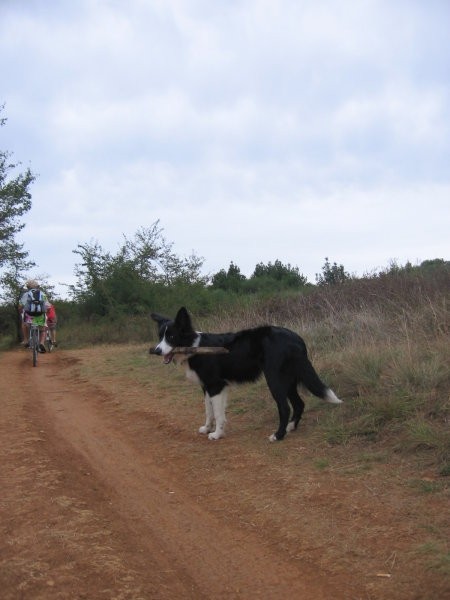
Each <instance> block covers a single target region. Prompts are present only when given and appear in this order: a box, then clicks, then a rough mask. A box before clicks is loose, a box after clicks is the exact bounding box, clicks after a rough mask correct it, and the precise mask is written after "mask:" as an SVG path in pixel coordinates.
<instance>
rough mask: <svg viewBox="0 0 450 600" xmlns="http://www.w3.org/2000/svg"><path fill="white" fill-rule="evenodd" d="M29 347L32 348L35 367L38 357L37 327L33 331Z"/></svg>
mask: <svg viewBox="0 0 450 600" xmlns="http://www.w3.org/2000/svg"><path fill="white" fill-rule="evenodd" d="M31 347H32V349H33V367H36V366H37V357H38V347H39V334H38V330H37V329H35V330H34V331H33V336H32V340H31Z"/></svg>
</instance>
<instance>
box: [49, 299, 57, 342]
mask: <svg viewBox="0 0 450 600" xmlns="http://www.w3.org/2000/svg"><path fill="white" fill-rule="evenodd" d="M46 314H47V327H48V330H49V333H50V339H51V340H52V344H53V345H54V346H55V347H56V346H57V343H56V323H57V322H58V318H57V316H56V310H55V307H54V305H53V304H51V303H50V304H49V307H48V308H47V311H46Z"/></svg>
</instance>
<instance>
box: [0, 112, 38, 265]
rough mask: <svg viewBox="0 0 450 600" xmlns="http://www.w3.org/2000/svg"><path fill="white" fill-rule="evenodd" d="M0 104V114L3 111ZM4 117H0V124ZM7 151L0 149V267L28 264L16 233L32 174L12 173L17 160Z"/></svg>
mask: <svg viewBox="0 0 450 600" xmlns="http://www.w3.org/2000/svg"><path fill="white" fill-rule="evenodd" d="M3 108H4V107H3V106H0V113H1V112H2V111H3ZM5 123H6V119H5V118H4V117H3V118H0V127H3V126H4V125H5ZM11 156H12V155H11V153H9V152H6V151H3V150H0V268H2V267H4V266H5V265H15V266H16V269H17V266H19V265H21V266H22V267H24V266H27V267H29V266H30V265H31V264H32V263H27V262H26V257H27V255H28V253H27V252H26V251H24V249H23V244H19V243H18V242H17V240H16V235H17V234H18V233H19V231H21V230H22V229H23V228H24V226H25V224H24V223H23V222H22V221H21V217H22V216H23V215H24V214H25V213H26V212H28V211H29V210H30V208H31V194H30V192H29V187H30V185H31V184H32V183H33V181H34V180H35V176H34V175H33V173H32V172H31V171H30V169H29V168H28V169H26V170H25V172H24V173H18V174H17V173H16V169H17V167H18V166H19V164H20V163H14V162H12V161H11Z"/></svg>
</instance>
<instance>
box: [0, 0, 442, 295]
mask: <svg viewBox="0 0 450 600" xmlns="http://www.w3.org/2000/svg"><path fill="white" fill-rule="evenodd" d="M449 24H450V1H449V0H428V1H427V2H423V1H422V0H386V1H385V0H271V1H270V0H214V1H211V0H59V1H58V2H48V1H47V0H0V73H1V79H0V81H1V83H0V105H1V104H4V105H5V107H4V110H3V113H2V116H3V117H7V122H6V125H5V126H4V127H2V128H1V129H0V149H1V150H3V151H5V150H7V151H10V152H12V153H13V158H14V160H15V161H16V162H17V161H20V162H21V165H20V168H21V169H22V171H23V170H24V169H25V168H27V167H30V168H31V170H32V171H33V172H34V173H35V174H36V175H37V179H36V181H35V183H34V184H33V185H32V187H31V193H32V209H31V211H30V212H29V213H27V215H26V216H25V218H24V222H25V224H26V227H25V228H24V229H23V231H22V233H21V234H20V241H23V242H24V244H25V249H26V250H28V252H29V257H30V258H31V259H33V260H34V261H35V262H36V263H37V265H38V266H37V267H36V269H35V270H34V271H33V273H32V274H33V275H35V274H46V275H47V278H48V280H49V282H50V283H52V284H53V285H55V286H56V289H57V291H58V292H59V293H60V294H61V295H63V296H64V295H65V294H66V290H67V288H66V286H67V285H68V284H72V283H74V281H75V274H74V268H75V265H76V263H78V262H79V261H80V257H79V255H77V254H75V253H74V250H76V248H77V247H78V245H79V244H86V243H93V242H98V244H99V245H100V246H101V247H102V248H103V249H104V250H107V251H109V252H112V253H113V254H114V253H115V252H117V251H118V249H119V247H120V246H121V245H122V243H123V241H124V236H126V237H127V238H133V236H134V234H135V233H136V232H137V231H138V230H140V229H141V228H143V227H144V228H145V227H150V226H151V225H152V224H153V223H155V222H156V221H157V220H159V224H160V227H161V228H162V230H163V235H164V237H165V239H166V241H167V242H170V243H172V244H173V251H174V252H175V253H176V254H177V255H178V256H180V257H187V256H189V255H191V254H192V253H194V254H196V255H197V256H200V257H203V259H204V263H203V272H204V273H205V274H214V273H216V272H217V271H219V270H221V269H227V268H228V266H229V264H230V262H231V261H233V262H234V263H235V264H236V265H238V266H239V268H240V269H241V272H242V273H243V274H245V275H246V276H250V275H251V274H252V272H253V270H254V268H255V266H256V265H257V264H258V263H260V262H262V263H264V264H267V263H269V262H274V261H275V260H280V261H281V262H283V263H284V264H290V265H292V266H297V267H298V268H299V270H300V272H301V273H303V274H304V275H306V276H307V277H308V280H309V281H310V282H312V283H314V282H315V274H316V273H320V272H321V269H322V266H323V265H324V262H325V258H326V257H328V258H329V259H330V261H331V262H337V263H338V264H343V265H344V267H345V269H346V271H348V272H350V273H353V274H355V275H357V276H361V275H363V274H364V273H368V272H373V271H374V270H377V269H383V268H386V267H387V266H389V264H390V263H391V262H392V261H396V262H397V263H399V264H404V263H405V262H407V261H411V262H412V263H413V264H416V263H418V262H421V261H422V260H427V259H433V258H444V259H446V260H448V259H450V235H449V232H450V35H449Z"/></svg>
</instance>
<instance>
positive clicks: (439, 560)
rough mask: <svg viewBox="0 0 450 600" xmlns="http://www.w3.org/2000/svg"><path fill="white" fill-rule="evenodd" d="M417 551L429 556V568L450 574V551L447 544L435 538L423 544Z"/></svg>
mask: <svg viewBox="0 0 450 600" xmlns="http://www.w3.org/2000/svg"><path fill="white" fill-rule="evenodd" d="M417 552H418V553H419V554H421V555H424V556H426V557H427V562H428V568H429V569H433V570H436V571H439V572H440V573H442V574H444V575H449V576H450V552H449V549H448V546H447V545H446V544H444V543H443V542H436V541H434V540H433V541H430V542H427V543H426V544H423V545H421V546H420V547H419V548H418V551H417Z"/></svg>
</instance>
